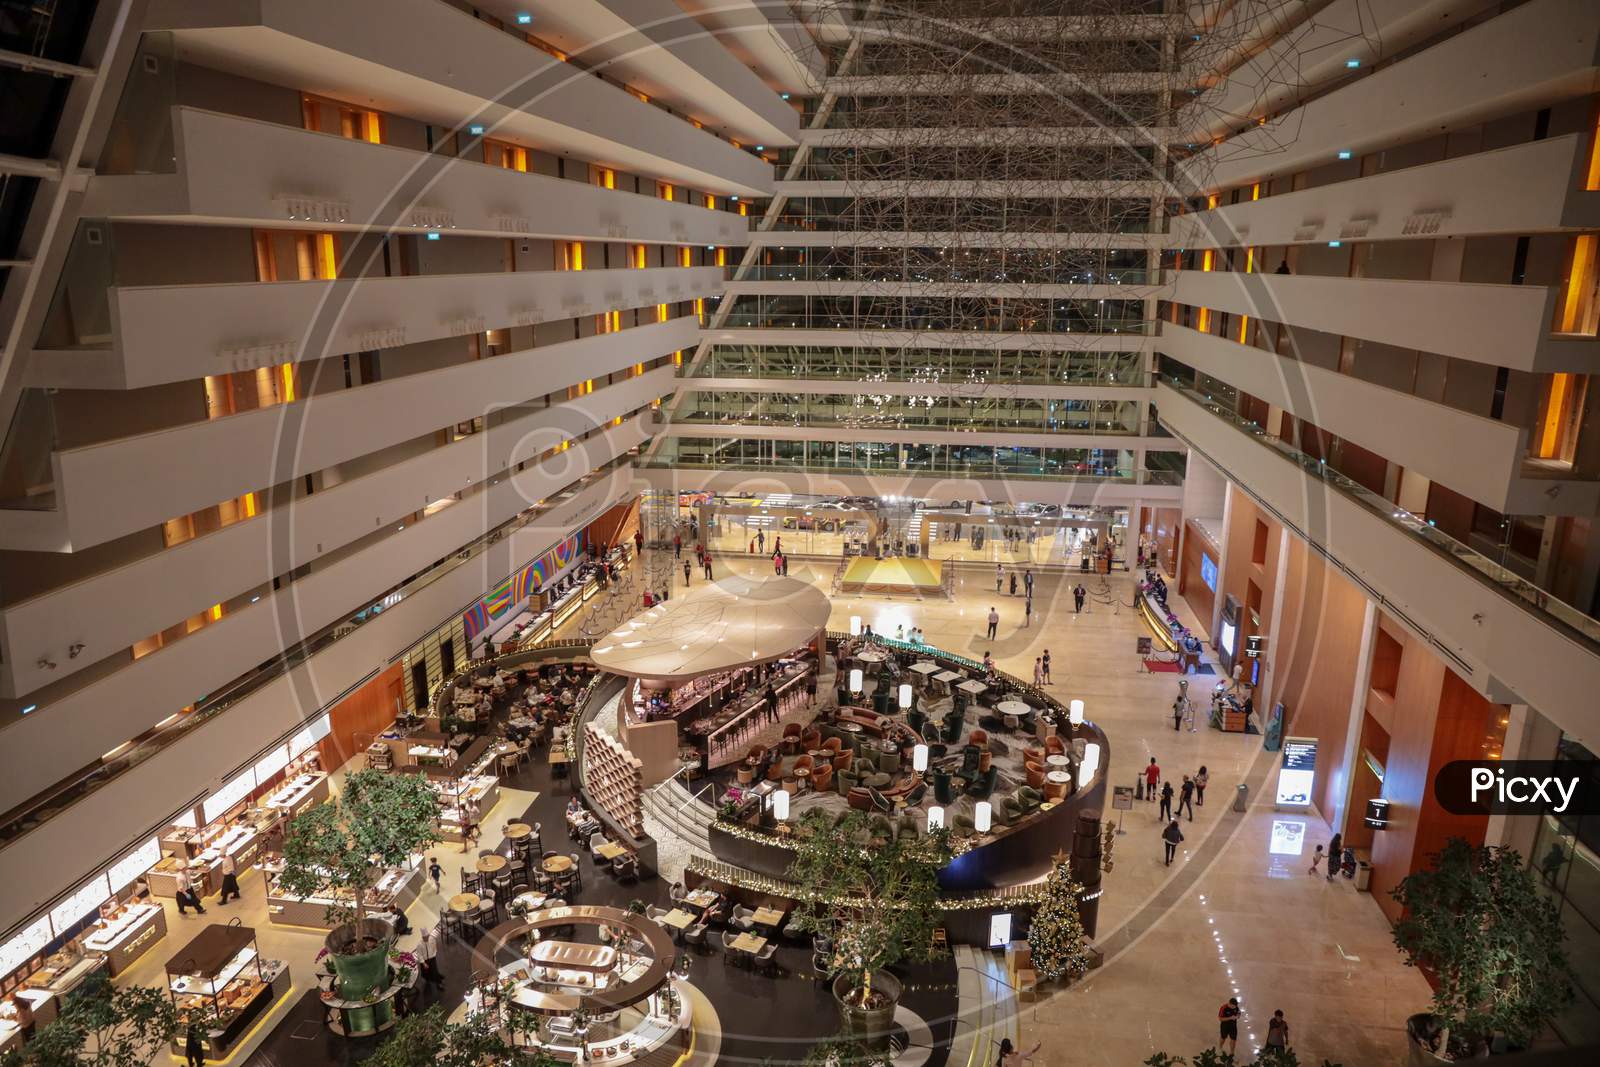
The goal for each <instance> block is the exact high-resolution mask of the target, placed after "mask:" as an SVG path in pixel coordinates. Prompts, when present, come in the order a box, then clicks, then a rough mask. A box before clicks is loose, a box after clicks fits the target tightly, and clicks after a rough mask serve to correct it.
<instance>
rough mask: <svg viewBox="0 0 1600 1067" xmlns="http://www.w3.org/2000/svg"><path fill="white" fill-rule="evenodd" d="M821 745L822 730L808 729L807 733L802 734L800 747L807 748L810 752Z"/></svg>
mask: <svg viewBox="0 0 1600 1067" xmlns="http://www.w3.org/2000/svg"><path fill="white" fill-rule="evenodd" d="M821 745H822V731H821V730H814V729H813V730H807V731H806V732H805V733H803V734H801V735H800V747H801V748H803V749H805V750H806V751H807V752H810V751H811V750H812V749H814V748H819V747H821Z"/></svg>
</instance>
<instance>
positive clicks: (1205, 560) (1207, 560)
mask: <svg viewBox="0 0 1600 1067" xmlns="http://www.w3.org/2000/svg"><path fill="white" fill-rule="evenodd" d="M1200 580H1201V581H1202V582H1205V583H1206V588H1207V589H1209V590H1211V591H1212V592H1213V593H1215V592H1216V591H1217V563H1216V560H1214V559H1212V558H1211V557H1210V556H1208V555H1206V554H1205V553H1204V552H1202V553H1200Z"/></svg>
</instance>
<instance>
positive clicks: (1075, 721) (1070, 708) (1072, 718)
mask: <svg viewBox="0 0 1600 1067" xmlns="http://www.w3.org/2000/svg"><path fill="white" fill-rule="evenodd" d="M1067 721H1068V722H1070V723H1072V725H1074V726H1082V725H1083V701H1081V700H1074V701H1073V702H1072V703H1070V704H1068V705H1067Z"/></svg>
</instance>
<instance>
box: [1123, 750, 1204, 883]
mask: <svg viewBox="0 0 1600 1067" xmlns="http://www.w3.org/2000/svg"><path fill="white" fill-rule="evenodd" d="M1210 780H1211V773H1210V772H1209V771H1208V770H1207V769H1206V767H1205V765H1204V764H1201V766H1200V769H1199V770H1198V771H1196V772H1195V773H1194V774H1192V775H1188V774H1186V775H1184V776H1183V785H1182V786H1181V787H1180V788H1179V789H1178V790H1174V789H1173V788H1172V782H1171V781H1162V778H1161V765H1160V764H1158V763H1157V762H1156V758H1155V757H1154V756H1151V757H1150V762H1149V763H1148V764H1146V765H1145V767H1144V770H1143V771H1141V772H1140V774H1139V778H1138V780H1137V781H1136V782H1135V789H1134V792H1135V795H1136V796H1139V797H1140V798H1142V799H1144V800H1146V801H1150V800H1156V799H1158V798H1159V799H1160V801H1161V809H1160V813H1159V815H1158V818H1159V819H1160V820H1161V821H1162V822H1164V823H1166V824H1167V825H1166V827H1165V828H1164V829H1163V830H1162V831H1161V843H1162V847H1163V849H1164V850H1165V852H1166V865H1167V866H1168V867H1170V866H1172V859H1173V856H1174V855H1176V853H1177V851H1178V846H1179V845H1181V844H1182V843H1183V840H1184V838H1183V830H1182V828H1180V827H1179V826H1178V817H1179V816H1180V815H1182V814H1183V813H1184V812H1185V811H1187V812H1188V813H1189V821H1190V822H1194V808H1195V805H1196V804H1198V805H1200V806H1201V807H1204V806H1205V803H1206V785H1207V784H1208V783H1209V782H1210ZM1174 798H1176V800H1177V807H1176V808H1174V807H1173V800H1174Z"/></svg>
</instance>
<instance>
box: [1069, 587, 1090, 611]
mask: <svg viewBox="0 0 1600 1067" xmlns="http://www.w3.org/2000/svg"><path fill="white" fill-rule="evenodd" d="M1088 595H1089V590H1087V589H1085V588H1084V587H1083V583H1082V582H1079V583H1078V584H1077V585H1076V586H1075V587H1073V590H1072V610H1073V611H1074V612H1081V611H1082V610H1083V598H1084V597H1086V596H1088Z"/></svg>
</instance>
